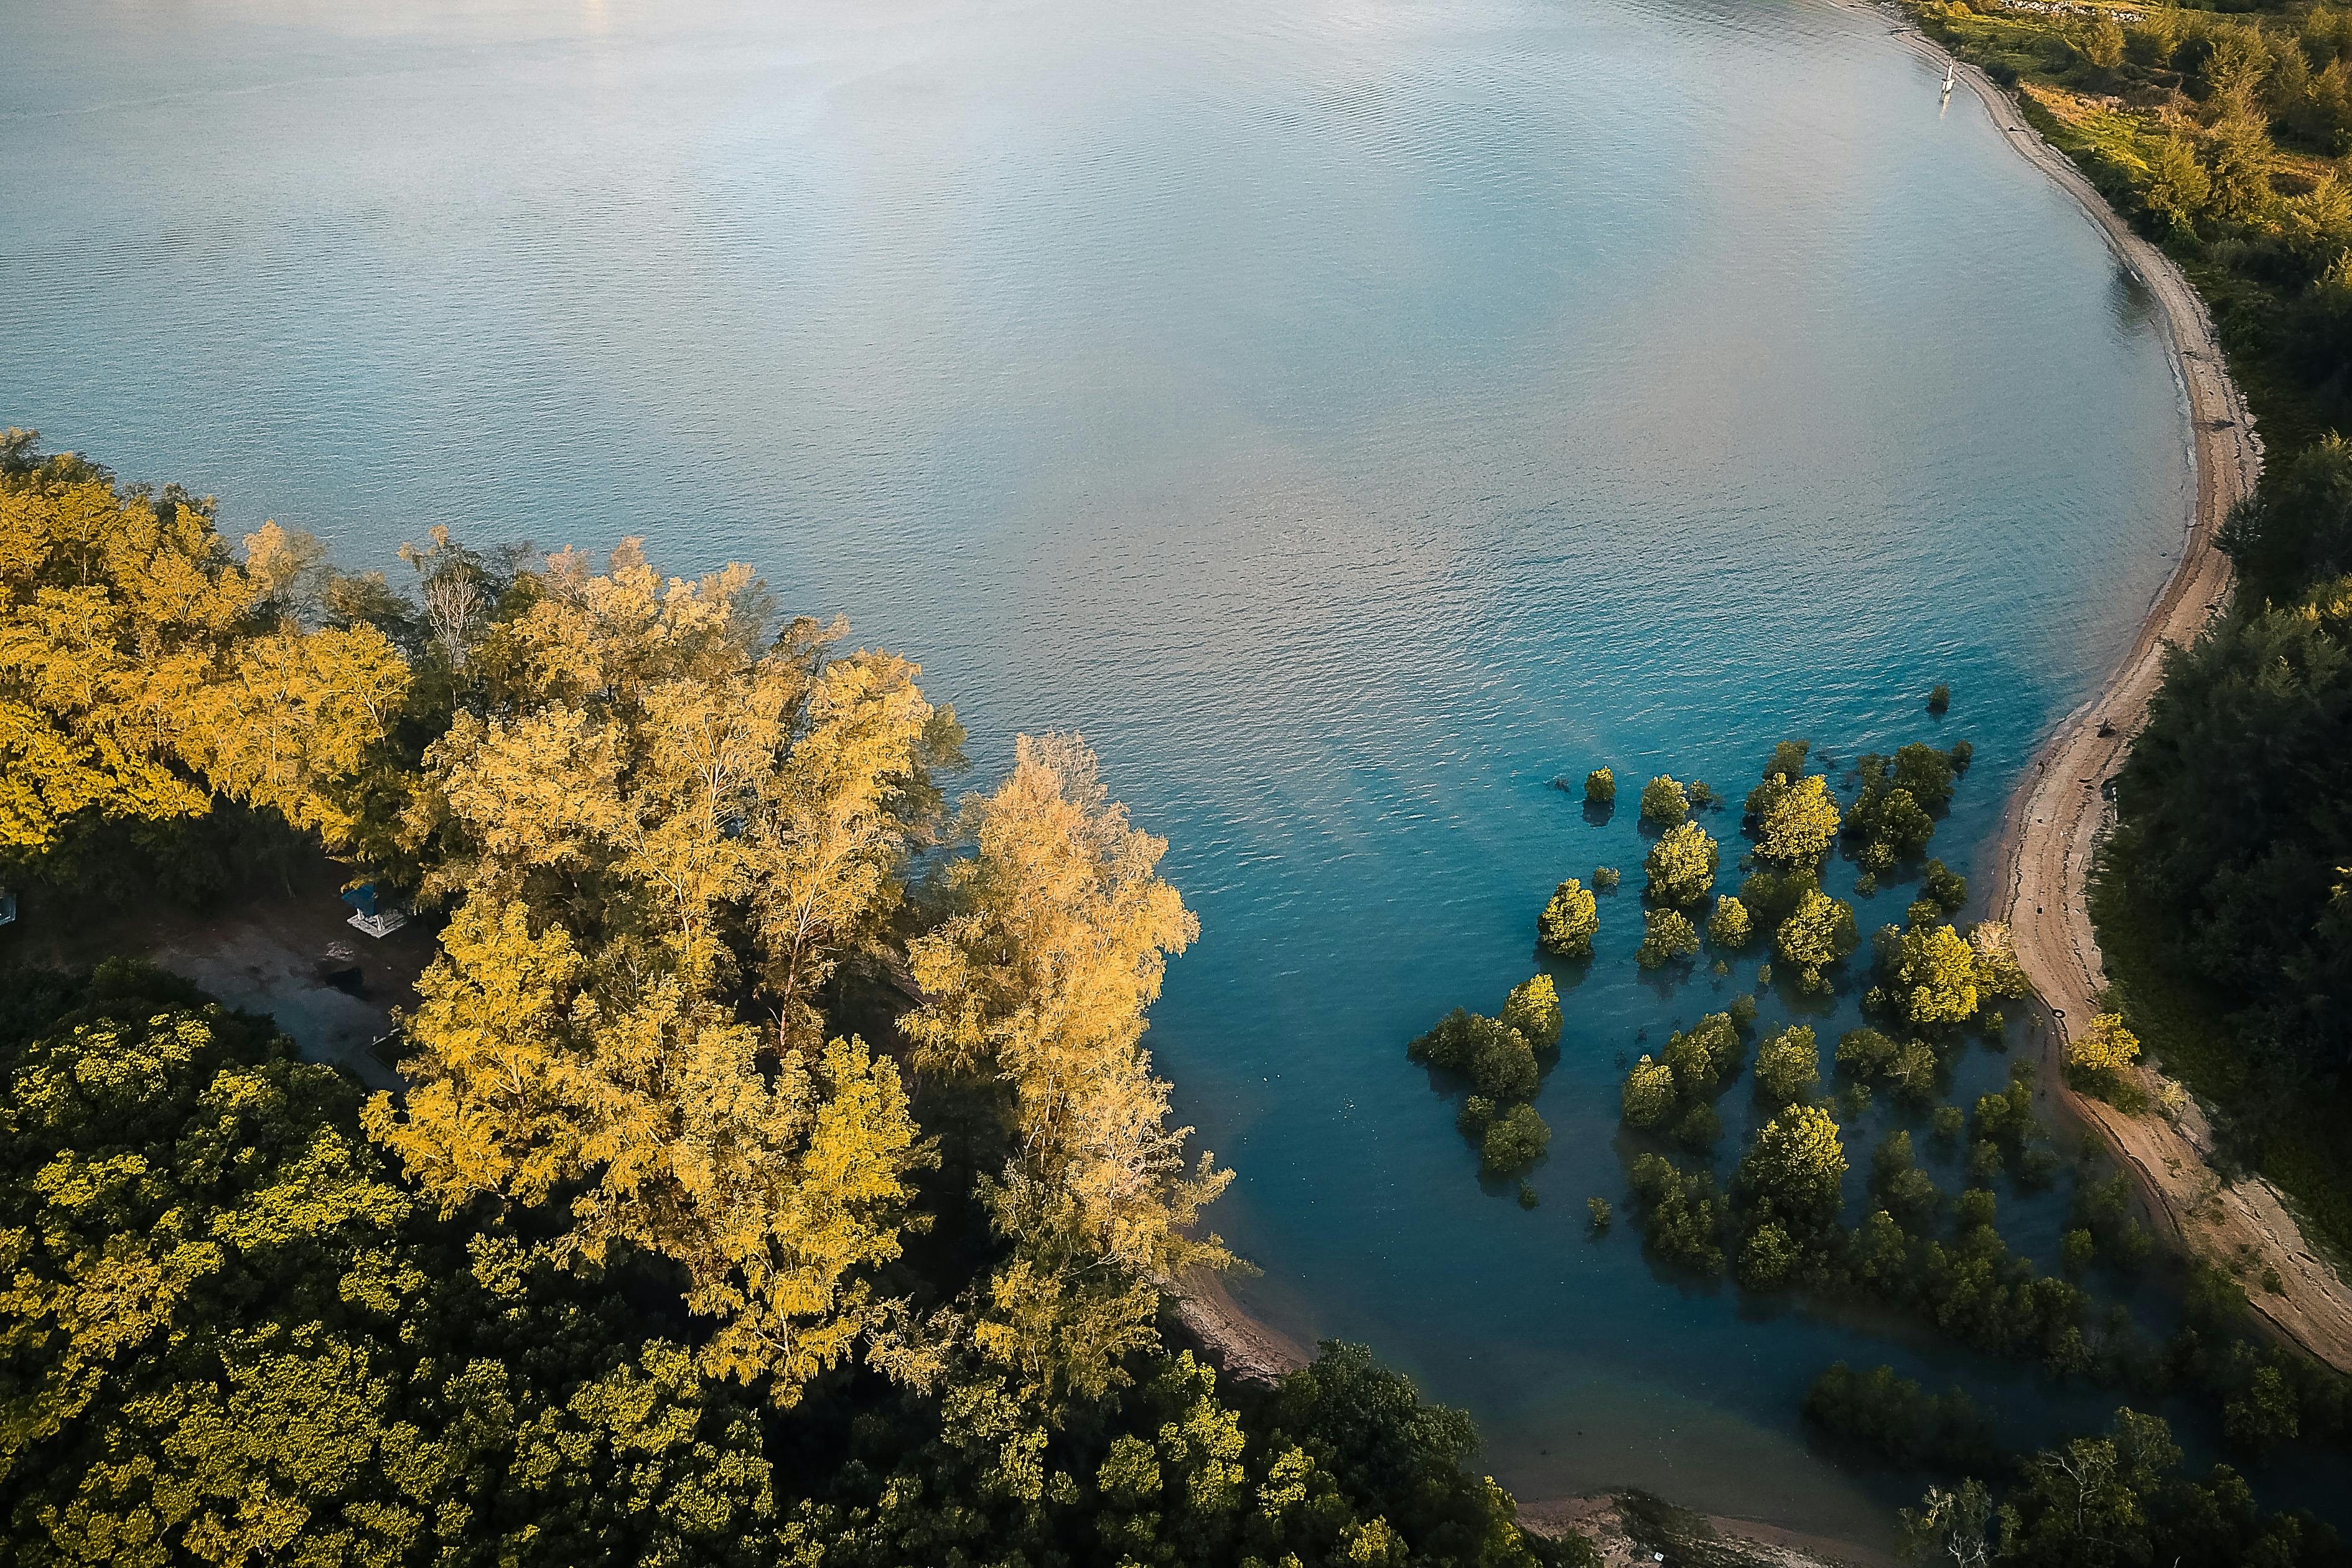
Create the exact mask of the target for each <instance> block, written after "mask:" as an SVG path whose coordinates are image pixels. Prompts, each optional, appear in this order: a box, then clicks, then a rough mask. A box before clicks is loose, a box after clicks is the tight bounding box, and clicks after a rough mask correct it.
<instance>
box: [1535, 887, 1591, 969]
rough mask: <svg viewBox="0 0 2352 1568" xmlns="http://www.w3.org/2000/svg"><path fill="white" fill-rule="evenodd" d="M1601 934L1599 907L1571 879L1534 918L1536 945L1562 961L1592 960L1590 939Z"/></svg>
mask: <svg viewBox="0 0 2352 1568" xmlns="http://www.w3.org/2000/svg"><path fill="white" fill-rule="evenodd" d="M1600 930H1601V910H1600V906H1599V905H1598V904H1596V903H1595V902H1594V901H1593V898H1592V895H1591V893H1590V892H1589V891H1587V890H1586V889H1585V888H1584V887H1583V885H1582V884H1581V883H1580V882H1578V881H1577V879H1575V878H1573V877H1570V879H1568V880H1566V881H1565V882H1562V883H1561V884H1560V885H1559V887H1558V888H1556V889H1553V891H1552V895H1551V901H1550V902H1549V903H1547V904H1546V905H1544V907H1543V913H1541V914H1539V915H1538V916H1537V917H1536V941H1537V942H1538V944H1539V945H1540V946H1541V947H1542V948H1543V950H1544V951H1545V952H1550V953H1557V954H1559V956H1560V957H1562V958H1590V957H1591V956H1592V939H1593V937H1594V936H1595V935H1596V934H1598V933H1599V931H1600Z"/></svg>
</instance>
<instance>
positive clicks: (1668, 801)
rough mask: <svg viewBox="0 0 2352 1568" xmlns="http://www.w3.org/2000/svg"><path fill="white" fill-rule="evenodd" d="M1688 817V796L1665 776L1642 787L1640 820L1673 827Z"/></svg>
mask: <svg viewBox="0 0 2352 1568" xmlns="http://www.w3.org/2000/svg"><path fill="white" fill-rule="evenodd" d="M1687 816H1690V796H1689V795H1685V793H1684V792H1683V786H1682V785H1680V784H1676V783H1675V781H1674V779H1673V778H1672V777H1670V776H1668V775H1667V774H1664V773H1660V774H1659V775H1658V776H1657V777H1656V778H1654V779H1652V780H1651V781H1650V782H1649V783H1648V784H1643V786H1642V820H1643V822H1654V823H1655V824H1657V825H1658V826H1661V827H1673V826H1676V825H1677V824H1679V823H1681V822H1682V821H1683V820H1684V819H1685V818H1686V817H1687Z"/></svg>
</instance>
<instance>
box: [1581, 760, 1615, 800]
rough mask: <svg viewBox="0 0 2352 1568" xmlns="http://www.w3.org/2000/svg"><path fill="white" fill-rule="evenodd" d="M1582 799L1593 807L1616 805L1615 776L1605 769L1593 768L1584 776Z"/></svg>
mask: <svg viewBox="0 0 2352 1568" xmlns="http://www.w3.org/2000/svg"><path fill="white" fill-rule="evenodd" d="M1584 798H1585V799H1587V800H1589V801H1591V803H1592V804H1593V805H1616V804H1617V775H1616V774H1615V773H1611V772H1610V771H1609V770H1608V769H1607V768H1595V769H1593V770H1592V771H1591V773H1587V774H1585V775H1584Z"/></svg>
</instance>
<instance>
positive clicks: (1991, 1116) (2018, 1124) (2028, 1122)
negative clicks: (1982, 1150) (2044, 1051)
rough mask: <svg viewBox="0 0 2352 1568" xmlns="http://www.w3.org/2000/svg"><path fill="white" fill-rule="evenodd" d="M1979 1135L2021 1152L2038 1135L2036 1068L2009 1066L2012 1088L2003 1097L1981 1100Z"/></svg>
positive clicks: (2015, 1063)
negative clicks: (2035, 1096)
mask: <svg viewBox="0 0 2352 1568" xmlns="http://www.w3.org/2000/svg"><path fill="white" fill-rule="evenodd" d="M1974 1120H1975V1122H1976V1135H1977V1137H1978V1138H1979V1139H1981V1140H1983V1141H1985V1142H1990V1143H1998V1144H2000V1145H2001V1146H2002V1147H2004V1148H2008V1149H2021V1148H2022V1147H2023V1146H2024V1144H2025V1142H2026V1141H2027V1140H2028V1139H2029V1138H2031V1137H2032V1135H2033V1133H2034V1131H2035V1128H2034V1124H2033V1064H2032V1062H2029V1061H2024V1060H2019V1061H2013V1062H2011V1063H2010V1064H2009V1087H2008V1088H2007V1089H2003V1090H2001V1091H2000V1093H1999V1094H1985V1095H1979V1096H1978V1097H1977V1105H1976V1114H1975V1118H1974Z"/></svg>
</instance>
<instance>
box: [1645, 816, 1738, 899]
mask: <svg viewBox="0 0 2352 1568" xmlns="http://www.w3.org/2000/svg"><path fill="white" fill-rule="evenodd" d="M1721 858H1722V851H1721V849H1720V848H1719V847H1717V844H1716V842H1715V839H1714V838H1713V837H1710V836H1709V835H1708V833H1707V831H1706V828H1704V827H1701V826H1699V825H1698V824H1697V823H1696V822H1685V823H1683V824H1681V825H1680V826H1676V827H1674V828H1672V829H1669V830H1668V831H1667V833H1666V834H1665V836H1664V837H1662V838H1660V839H1659V840H1658V841H1657V842H1656V843H1655V844H1653V845H1651V846H1650V853H1649V856H1648V858H1646V859H1644V860H1643V863H1642V868H1643V871H1644V872H1646V873H1647V874H1648V877H1649V884H1650V885H1649V889H1648V891H1649V896H1650V897H1651V898H1653V899H1654V900H1657V901H1658V902H1660V903H1662V904H1667V905H1671V906H1673V907H1674V908H1675V909H1688V908H1690V906H1691V905H1693V904H1696V903H1697V902H1698V901H1699V900H1702V899H1704V898H1706V895H1707V893H1708V891H1709V889H1712V888H1714V886H1715V871H1716V867H1717V865H1718V864H1719V863H1720V861H1721Z"/></svg>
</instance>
